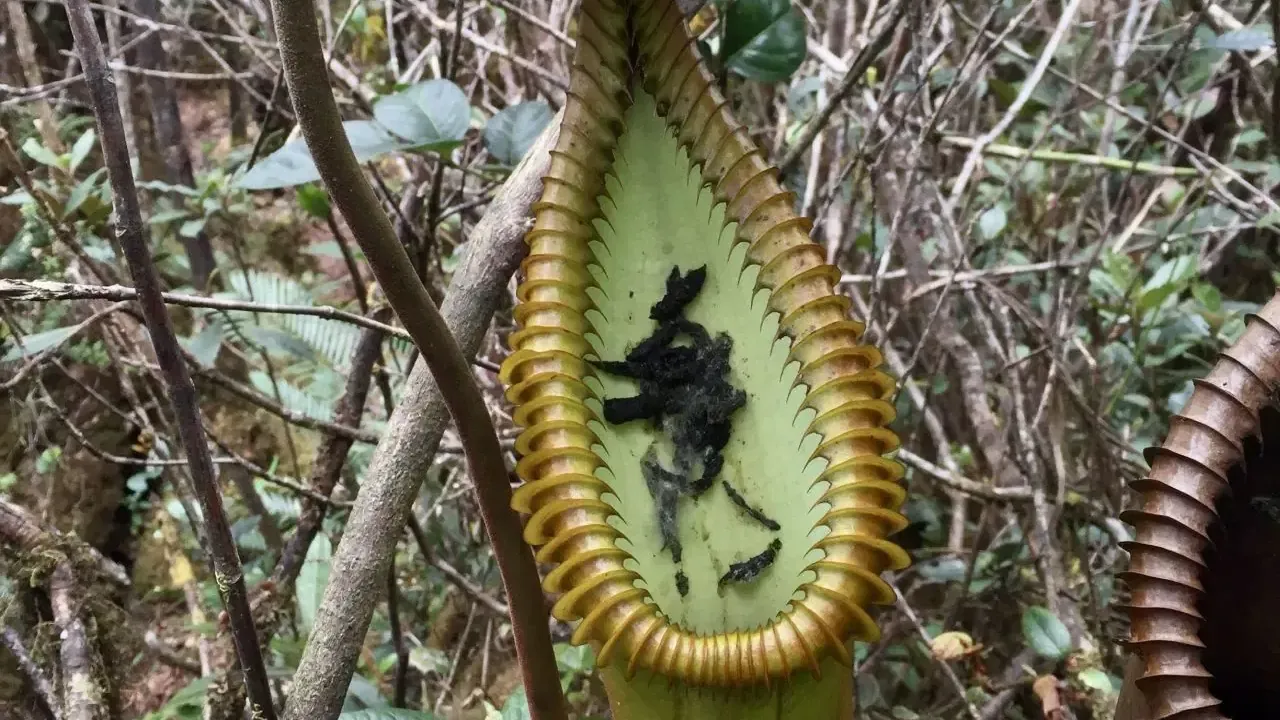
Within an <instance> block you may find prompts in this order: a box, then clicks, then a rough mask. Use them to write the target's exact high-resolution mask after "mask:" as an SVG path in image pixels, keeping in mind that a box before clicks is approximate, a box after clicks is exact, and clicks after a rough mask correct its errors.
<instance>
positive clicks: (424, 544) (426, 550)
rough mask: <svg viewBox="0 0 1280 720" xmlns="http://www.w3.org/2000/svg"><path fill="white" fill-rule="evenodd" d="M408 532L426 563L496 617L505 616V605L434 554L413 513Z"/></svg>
mask: <svg viewBox="0 0 1280 720" xmlns="http://www.w3.org/2000/svg"><path fill="white" fill-rule="evenodd" d="M409 533H410V534H411V535H413V540H414V542H415V543H417V545H418V550H419V552H421V553H422V557H423V559H425V560H426V561H427V564H428V565H431V566H432V567H434V568H435V569H437V570H439V571H440V572H441V574H443V575H444V577H445V579H446V580H448V581H449V582H451V583H453V586H454V587H456V588H458V589H459V590H461V591H462V592H463V593H465V594H466V595H467V596H468V597H470V598H471V599H472V600H474V601H476V603H478V604H479V605H481V606H483V607H484V608H485V609H486V610H488V611H489V612H491V613H493V614H494V615H497V616H498V617H505V616H506V615H507V613H509V612H510V609H509V608H508V607H507V606H506V605H504V604H502V602H500V601H498V600H495V599H493V596H492V595H489V594H488V593H486V592H485V591H484V589H483V588H481V587H480V586H479V585H476V584H475V583H474V582H472V581H471V578H468V577H467V576H466V575H463V574H462V572H461V571H459V570H458V569H457V568H455V567H454V566H453V565H451V564H450V563H449V561H447V560H445V559H444V558H442V557H440V556H438V555H436V554H435V553H434V552H433V551H432V550H431V541H429V540H428V539H427V533H426V531H425V530H423V528H422V523H420V522H418V518H417V517H415V516H414V515H413V513H409Z"/></svg>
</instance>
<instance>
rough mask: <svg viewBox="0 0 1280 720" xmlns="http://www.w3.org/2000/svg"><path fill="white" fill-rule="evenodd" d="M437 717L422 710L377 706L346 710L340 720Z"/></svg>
mask: <svg viewBox="0 0 1280 720" xmlns="http://www.w3.org/2000/svg"><path fill="white" fill-rule="evenodd" d="M437 717H439V716H438V715H435V714H433V713H429V712H423V711H421V710H403V709H401V708H375V709H366V710H352V711H351V712H344V713H342V714H341V715H339V716H338V720H436V718H437Z"/></svg>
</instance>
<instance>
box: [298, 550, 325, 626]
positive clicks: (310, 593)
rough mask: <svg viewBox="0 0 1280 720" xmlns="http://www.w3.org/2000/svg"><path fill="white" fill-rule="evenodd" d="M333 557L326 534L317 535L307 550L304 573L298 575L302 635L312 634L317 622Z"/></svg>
mask: <svg viewBox="0 0 1280 720" xmlns="http://www.w3.org/2000/svg"><path fill="white" fill-rule="evenodd" d="M332 557H333V544H332V543H330V542H329V537H328V536H327V535H325V534H324V533H320V534H319V535H316V539H315V540H313V541H312V542H311V547H310V548H309V549H308V550H307V559H306V560H305V561H303V564H302V571H301V572H300V573H298V585H297V590H296V595H297V596H298V624H299V625H300V626H301V627H299V628H298V631H299V632H300V633H301V634H302V635H304V636H305V635H307V634H308V633H310V632H311V626H312V624H313V623H314V622H315V620H316V611H317V610H319V609H320V599H321V598H322V597H323V596H324V586H325V585H327V584H328V583H329V562H330V560H331V559H332Z"/></svg>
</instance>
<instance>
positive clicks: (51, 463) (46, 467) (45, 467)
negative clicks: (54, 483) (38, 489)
mask: <svg viewBox="0 0 1280 720" xmlns="http://www.w3.org/2000/svg"><path fill="white" fill-rule="evenodd" d="M60 459H62V448H60V447H58V446H57V445H53V446H50V447H47V448H45V449H44V452H42V453H40V457H38V458H36V472H37V473H40V474H41V475H48V474H49V473H51V472H53V471H54V470H55V469H57V467H58V461H59V460H60Z"/></svg>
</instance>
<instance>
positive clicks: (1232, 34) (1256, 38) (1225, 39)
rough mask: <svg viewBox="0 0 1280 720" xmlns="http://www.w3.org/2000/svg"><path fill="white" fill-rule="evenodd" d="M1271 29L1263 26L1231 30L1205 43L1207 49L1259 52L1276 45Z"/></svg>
mask: <svg viewBox="0 0 1280 720" xmlns="http://www.w3.org/2000/svg"><path fill="white" fill-rule="evenodd" d="M1274 44H1275V42H1274V41H1273V40H1272V39H1271V31H1270V28H1267V27H1265V26H1262V25H1255V26H1253V27H1244V28H1240V29H1239V30H1229V31H1227V32H1225V33H1222V34H1221V35H1219V36H1217V37H1216V38H1214V39H1213V40H1211V41H1209V42H1207V43H1205V47H1209V48H1213V49H1214V50H1223V51H1227V52H1257V51H1259V50H1266V49H1267V48H1269V47H1271V46H1272V45H1274Z"/></svg>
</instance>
